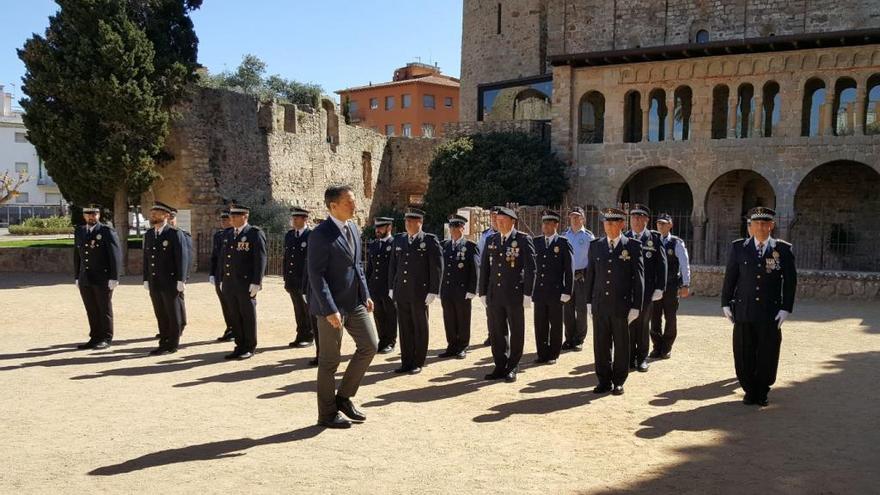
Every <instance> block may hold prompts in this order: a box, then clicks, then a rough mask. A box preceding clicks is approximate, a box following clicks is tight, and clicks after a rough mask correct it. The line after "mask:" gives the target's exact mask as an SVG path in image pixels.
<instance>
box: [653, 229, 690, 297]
mask: <svg viewBox="0 0 880 495" xmlns="http://www.w3.org/2000/svg"><path fill="white" fill-rule="evenodd" d="M669 237H670V236H668V235H667V236H666V237H662V236H661V237H660V240H661V241H662V242H663V247H666V243H667V242H669ZM676 240H677V241H678V242H676V243H675V256H676V257H677V258H678V266H679V267H678V270H679V272H680V273H681V283H682V285H691V261H690V259H689V258H688V251H687V248H686V247H685V246H684V241H683V240H682V239H681V237H676Z"/></svg>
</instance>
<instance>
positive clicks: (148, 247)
mask: <svg viewBox="0 0 880 495" xmlns="http://www.w3.org/2000/svg"><path fill="white" fill-rule="evenodd" d="M185 251H186V238H185V236H184V234H183V232H182V231H181V230H179V229H177V228H175V227H172V226H171V225H166V226H165V227H164V228H163V229H162V231H161V232H160V233H159V235H156V229H154V228H150V229H148V230H147V232H146V233H145V234H144V267H143V275H144V281H145V282H149V287H150V299H151V300H152V302H153V312H154V313H155V314H156V321H157V322H158V324H159V347H160V348H162V349H171V350H176V349H177V346H178V344H179V343H180V332H182V331H183V326H184V324H185V321H186V320H185V316H184V309H183V298H182V297H181V293H180V292H178V290H177V283H178V282H186V276H187V266H186V261H187V259H188V258H187V256H186V254H185Z"/></svg>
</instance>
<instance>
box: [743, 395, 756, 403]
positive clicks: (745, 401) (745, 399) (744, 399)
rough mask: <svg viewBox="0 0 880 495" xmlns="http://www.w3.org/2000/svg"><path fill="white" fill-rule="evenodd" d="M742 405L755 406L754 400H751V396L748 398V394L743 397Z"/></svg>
mask: <svg viewBox="0 0 880 495" xmlns="http://www.w3.org/2000/svg"><path fill="white" fill-rule="evenodd" d="M743 404H745V405H747V406H753V405H755V399H752V396H750V395H749V394H746V396H745V397H743Z"/></svg>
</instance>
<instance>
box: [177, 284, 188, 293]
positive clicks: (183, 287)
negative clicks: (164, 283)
mask: <svg viewBox="0 0 880 495" xmlns="http://www.w3.org/2000/svg"><path fill="white" fill-rule="evenodd" d="M185 290H186V284H185V283H183V282H177V292H183V291H185Z"/></svg>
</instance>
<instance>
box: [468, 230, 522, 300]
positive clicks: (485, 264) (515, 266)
mask: <svg viewBox="0 0 880 495" xmlns="http://www.w3.org/2000/svg"><path fill="white" fill-rule="evenodd" d="M480 259H481V260H482V261H480V296H486V302H487V304H491V305H499V306H520V305H522V303H523V296H530V297H531V295H532V292H533V290H534V287H535V245H534V244H533V243H532V238H531V237H529V236H528V235H526V234H524V233H522V232H519V231H514V232H511V234H510V235H509V236H508V238H507V241H506V242H504V243H502V242H501V233H500V232H498V233H496V234H494V235H492V236H491V237H489V238H488V239H487V240H486V250H485V251H483V254H482V255H481V257H480Z"/></svg>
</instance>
